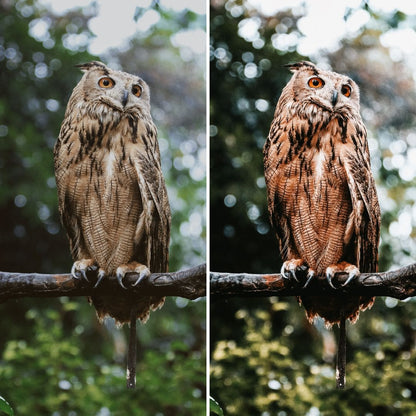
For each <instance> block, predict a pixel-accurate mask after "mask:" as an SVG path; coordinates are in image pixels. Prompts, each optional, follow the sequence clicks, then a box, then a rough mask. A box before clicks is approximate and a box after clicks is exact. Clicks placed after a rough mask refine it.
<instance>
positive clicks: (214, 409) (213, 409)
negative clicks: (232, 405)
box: [209, 397, 224, 416]
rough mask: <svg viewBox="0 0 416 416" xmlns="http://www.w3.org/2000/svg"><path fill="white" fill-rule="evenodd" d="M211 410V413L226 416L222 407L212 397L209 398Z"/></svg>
mask: <svg viewBox="0 0 416 416" xmlns="http://www.w3.org/2000/svg"><path fill="white" fill-rule="evenodd" d="M209 410H210V412H212V413H215V414H216V415H218V416H224V412H223V410H222V409H221V406H220V405H219V404H218V402H217V401H216V400H215V399H214V398H212V397H210V398H209Z"/></svg>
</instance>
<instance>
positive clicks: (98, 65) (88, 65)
mask: <svg viewBox="0 0 416 416" xmlns="http://www.w3.org/2000/svg"><path fill="white" fill-rule="evenodd" d="M75 67H76V68H79V69H81V71H82V72H87V71H89V70H91V69H92V68H97V69H103V70H107V67H106V66H105V65H104V64H103V63H102V62H99V61H92V62H87V63H85V64H78V65H75Z"/></svg>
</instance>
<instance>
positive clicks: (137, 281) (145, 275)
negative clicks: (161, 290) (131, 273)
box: [132, 272, 148, 287]
mask: <svg viewBox="0 0 416 416" xmlns="http://www.w3.org/2000/svg"><path fill="white" fill-rule="evenodd" d="M147 276H148V274H147V273H144V272H141V273H140V276H139V277H138V279H137V280H136V281H135V282H134V283H133V284H132V286H133V287H134V286H137V285H138V284H139V283H141V282H142V281H143V280H144V279H146V277H147Z"/></svg>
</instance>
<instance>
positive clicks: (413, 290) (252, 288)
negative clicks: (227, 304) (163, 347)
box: [210, 263, 416, 299]
mask: <svg viewBox="0 0 416 416" xmlns="http://www.w3.org/2000/svg"><path fill="white" fill-rule="evenodd" d="M347 277H348V274H346V273H338V274H337V275H336V278H335V279H334V280H335V285H336V286H338V287H339V288H338V289H333V288H331V287H330V286H329V285H328V283H327V281H326V280H325V279H315V280H314V281H311V282H310V284H308V286H307V287H306V288H303V284H302V283H299V284H298V283H296V281H294V280H293V279H290V280H289V279H285V278H283V277H282V275H281V274H280V273H279V274H247V273H217V272H211V273H210V290H211V295H212V296H225V297H230V296H274V295H276V296H277V295H278V296H294V295H295V296H299V295H305V294H308V295H312V294H321V295H322V294H323V293H328V292H333V291H334V290H336V291H337V293H338V294H341V293H345V294H354V295H370V296H390V297H392V298H396V299H406V298H408V297H412V296H416V263H414V264H410V265H408V266H404V267H401V268H400V269H397V270H393V271H389V272H382V273H362V274H361V275H360V276H358V277H357V278H356V279H354V280H353V281H352V282H350V283H349V284H348V285H347V286H345V287H341V284H342V283H343V282H345V281H346V280H347ZM300 278H301V280H302V276H300ZM304 279H306V276H304ZM302 282H304V281H303V280H302ZM337 283H338V284H337Z"/></svg>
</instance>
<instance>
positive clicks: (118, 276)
mask: <svg viewBox="0 0 416 416" xmlns="http://www.w3.org/2000/svg"><path fill="white" fill-rule="evenodd" d="M117 281H118V284H119V285H120V286H121V287H122V288H123V289H127V288H126V286H124V284H123V275H122V274H121V273H117Z"/></svg>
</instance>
